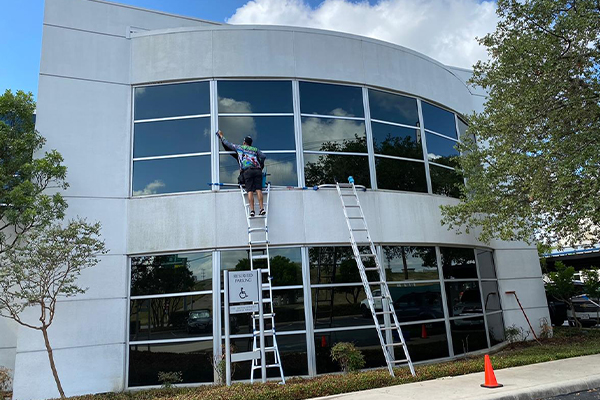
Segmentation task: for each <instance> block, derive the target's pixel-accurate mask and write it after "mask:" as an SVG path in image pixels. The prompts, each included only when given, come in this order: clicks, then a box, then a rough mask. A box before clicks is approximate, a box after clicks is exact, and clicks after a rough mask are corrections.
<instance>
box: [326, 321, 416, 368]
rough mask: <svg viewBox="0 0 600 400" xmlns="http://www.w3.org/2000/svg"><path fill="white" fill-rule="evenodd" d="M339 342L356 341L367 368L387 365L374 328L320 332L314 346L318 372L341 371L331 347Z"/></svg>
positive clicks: (355, 343)
mask: <svg viewBox="0 0 600 400" xmlns="http://www.w3.org/2000/svg"><path fill="white" fill-rule="evenodd" d="M369 318H371V317H369ZM371 322H372V319H371ZM339 342H350V343H354V346H355V347H356V348H357V349H358V350H360V351H361V352H362V354H363V356H364V359H365V368H377V367H383V366H385V365H386V363H385V358H384V356H383V352H382V351H381V344H380V342H379V337H378V336H377V331H376V330H375V329H374V328H366V329H352V330H348V331H337V332H336V331H333V332H332V331H326V332H318V333H315V346H314V348H315V353H316V354H315V356H316V363H317V373H318V374H324V373H326V372H336V371H341V367H340V364H339V363H338V362H336V361H333V360H332V359H331V347H333V346H334V345H335V344H336V343H339ZM411 355H412V354H411Z"/></svg>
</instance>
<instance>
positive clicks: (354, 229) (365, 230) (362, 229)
mask: <svg viewBox="0 0 600 400" xmlns="http://www.w3.org/2000/svg"><path fill="white" fill-rule="evenodd" d="M350 231H352V232H368V231H369V230H368V229H367V228H352V229H350Z"/></svg>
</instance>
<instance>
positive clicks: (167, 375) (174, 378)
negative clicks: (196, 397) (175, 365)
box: [158, 371, 183, 388]
mask: <svg viewBox="0 0 600 400" xmlns="http://www.w3.org/2000/svg"><path fill="white" fill-rule="evenodd" d="M158 381H159V382H160V383H162V387H163V388H170V387H172V386H173V384H174V383H179V382H183V374H182V373H181V371H167V372H165V371H160V372H159V373H158Z"/></svg>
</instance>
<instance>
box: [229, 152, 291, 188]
mask: <svg viewBox="0 0 600 400" xmlns="http://www.w3.org/2000/svg"><path fill="white" fill-rule="evenodd" d="M266 156H267V159H266V160H265V169H263V172H265V173H266V174H267V182H271V185H272V186H298V173H297V171H296V169H297V168H296V154H291V153H285V154H273V153H269V154H266ZM219 159H220V165H219V171H220V172H219V179H220V181H221V182H223V183H236V184H237V178H238V176H239V174H240V167H239V164H238V162H237V158H233V157H231V156H230V155H221V156H220V158H219Z"/></svg>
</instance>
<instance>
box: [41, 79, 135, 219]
mask: <svg viewBox="0 0 600 400" xmlns="http://www.w3.org/2000/svg"><path fill="white" fill-rule="evenodd" d="M130 97H131V88H130V87H129V86H126V85H114V84H106V83H100V82H90V81H84V80H77V79H64V78H57V77H52V76H45V75H41V76H40V80H39V94H38V108H37V123H36V128H37V130H38V131H39V132H40V133H41V134H42V135H43V136H44V137H46V138H47V143H46V146H45V148H46V149H56V150H58V151H59V152H60V153H61V154H62V156H63V157H64V159H65V165H67V166H68V167H69V168H68V171H67V180H68V182H69V185H70V187H69V189H68V190H67V193H66V194H68V195H71V196H92V197H122V198H124V197H127V196H128V194H129V168H130V159H131V139H130V138H131V137H130V133H129V132H130V129H131V128H130V127H131V117H130ZM121 222H123V221H121Z"/></svg>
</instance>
